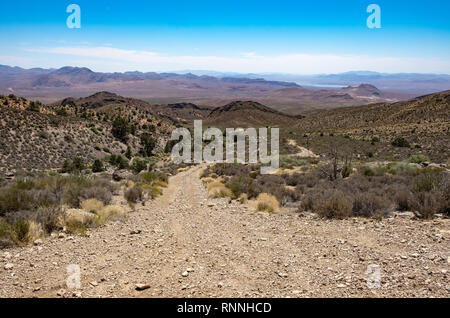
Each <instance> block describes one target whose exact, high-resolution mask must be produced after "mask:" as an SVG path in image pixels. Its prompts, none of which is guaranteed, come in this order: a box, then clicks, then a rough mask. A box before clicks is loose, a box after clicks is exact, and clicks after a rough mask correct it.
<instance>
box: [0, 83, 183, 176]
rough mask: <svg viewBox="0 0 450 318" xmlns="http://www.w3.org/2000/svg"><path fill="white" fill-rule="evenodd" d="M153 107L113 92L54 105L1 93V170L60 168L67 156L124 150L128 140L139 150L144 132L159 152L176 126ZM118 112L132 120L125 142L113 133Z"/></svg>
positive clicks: (101, 155) (99, 155)
mask: <svg viewBox="0 0 450 318" xmlns="http://www.w3.org/2000/svg"><path fill="white" fill-rule="evenodd" d="M150 107H151V105H150V104H148V103H147V102H144V101H139V100H135V99H130V98H125V97H121V96H118V95H116V94H112V93H108V92H100V93H97V94H94V95H92V96H89V97H85V98H79V99H75V98H66V99H63V100H61V101H60V102H56V103H54V104H51V105H43V104H40V103H36V102H32V101H29V100H26V99H24V98H20V97H16V96H14V95H10V96H7V97H6V96H0V118H1V120H0V174H1V172H6V171H8V172H11V171H13V172H14V171H17V170H25V171H30V170H42V169H51V168H60V167H61V166H62V164H63V162H64V160H73V159H74V158H75V157H81V158H83V159H84V160H85V161H86V162H89V161H92V160H94V159H96V158H104V157H106V156H107V155H109V154H119V153H121V152H124V151H125V150H126V149H127V145H128V146H130V147H131V150H132V151H133V152H137V151H139V150H140V149H141V146H142V145H141V144H140V136H141V135H142V134H143V133H149V134H151V135H152V137H153V138H155V139H156V140H157V151H160V150H162V149H163V148H164V146H165V144H166V142H167V140H168V139H169V138H170V133H171V131H172V129H174V128H175V126H174V125H173V123H172V122H171V121H170V120H168V119H167V118H165V117H163V116H159V115H158V114H155V113H153V111H152V109H151V108H150ZM117 117H122V118H124V119H125V121H126V123H127V126H128V137H127V140H126V141H123V140H121V139H118V138H116V137H114V136H113V134H112V122H113V120H114V119H115V118H117Z"/></svg>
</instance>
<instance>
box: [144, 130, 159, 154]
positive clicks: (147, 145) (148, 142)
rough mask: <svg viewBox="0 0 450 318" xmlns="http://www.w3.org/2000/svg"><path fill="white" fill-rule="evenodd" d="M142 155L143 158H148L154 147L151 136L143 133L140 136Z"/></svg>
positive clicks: (153, 139) (154, 142)
mask: <svg viewBox="0 0 450 318" xmlns="http://www.w3.org/2000/svg"><path fill="white" fill-rule="evenodd" d="M141 145H142V150H141V152H142V154H143V155H144V157H150V156H151V155H152V154H153V149H154V148H155V147H156V139H155V138H153V137H152V135H150V134H147V133H144V134H142V135H141Z"/></svg>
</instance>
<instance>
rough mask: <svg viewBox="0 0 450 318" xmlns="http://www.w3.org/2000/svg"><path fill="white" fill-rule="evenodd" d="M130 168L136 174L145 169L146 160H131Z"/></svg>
mask: <svg viewBox="0 0 450 318" xmlns="http://www.w3.org/2000/svg"><path fill="white" fill-rule="evenodd" d="M130 168H131V170H132V171H133V172H134V173H136V174H138V173H139V172H141V171H143V170H145V169H147V161H145V160H140V159H137V158H136V159H134V160H133V163H132V164H131V167H130Z"/></svg>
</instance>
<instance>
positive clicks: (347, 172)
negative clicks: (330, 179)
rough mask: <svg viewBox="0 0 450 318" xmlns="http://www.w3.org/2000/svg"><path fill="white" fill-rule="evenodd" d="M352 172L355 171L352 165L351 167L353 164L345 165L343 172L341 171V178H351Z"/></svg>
mask: <svg viewBox="0 0 450 318" xmlns="http://www.w3.org/2000/svg"><path fill="white" fill-rule="evenodd" d="M352 171H353V168H352V165H351V164H345V165H344V166H343V167H342V171H341V176H342V178H344V179H345V178H348V177H350V175H351V173H352Z"/></svg>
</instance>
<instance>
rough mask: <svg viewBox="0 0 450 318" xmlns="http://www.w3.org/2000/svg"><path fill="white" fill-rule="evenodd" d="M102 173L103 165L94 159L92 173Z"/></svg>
mask: <svg viewBox="0 0 450 318" xmlns="http://www.w3.org/2000/svg"><path fill="white" fill-rule="evenodd" d="M102 171H104V168H103V163H102V161H101V160H99V159H96V160H95V161H94V163H93V164H92V172H94V173H98V172H102Z"/></svg>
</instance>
